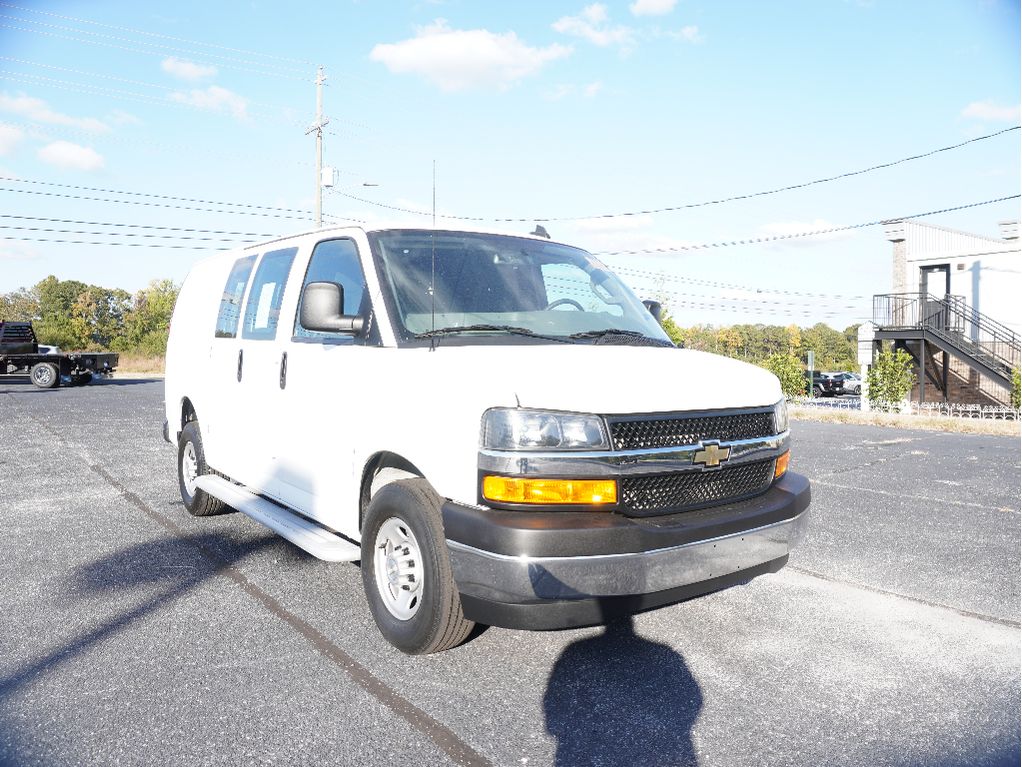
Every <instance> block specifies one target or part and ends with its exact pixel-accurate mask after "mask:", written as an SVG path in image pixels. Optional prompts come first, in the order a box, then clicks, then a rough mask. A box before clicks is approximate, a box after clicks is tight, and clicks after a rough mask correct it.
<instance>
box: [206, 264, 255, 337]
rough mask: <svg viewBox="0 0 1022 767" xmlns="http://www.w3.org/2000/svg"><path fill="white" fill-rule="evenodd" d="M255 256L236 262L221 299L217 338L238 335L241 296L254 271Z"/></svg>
mask: <svg viewBox="0 0 1022 767" xmlns="http://www.w3.org/2000/svg"><path fill="white" fill-rule="evenodd" d="M255 260H256V257H255V256H245V257H244V258H239V259H238V260H237V261H235V262H234V266H233V267H232V268H231V273H230V274H229V275H228V276H227V284H226V285H224V294H223V297H222V298H221V299H220V313H219V314H218V315H217V318H216V331H215V332H214V334H213V335H215V336H216V337H217V338H235V337H236V336H237V335H238V320H239V319H241V298H242V296H244V295H245V286H246V285H247V284H248V276H249V275H250V274H251V273H252V264H254V263H255Z"/></svg>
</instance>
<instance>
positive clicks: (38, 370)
mask: <svg viewBox="0 0 1022 767" xmlns="http://www.w3.org/2000/svg"><path fill="white" fill-rule="evenodd" d="M29 378H31V379H32V383H33V384H35V385H36V386H38V387H39V388H40V389H52V388H53V387H54V386H56V385H57V384H59V383H60V371H58V370H57V366H56V365H53V364H51V363H49V362H37V363H36V364H34V365H33V366H32V369H31V370H30V371H29Z"/></svg>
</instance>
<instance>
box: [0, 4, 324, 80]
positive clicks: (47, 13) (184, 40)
mask: <svg viewBox="0 0 1022 767" xmlns="http://www.w3.org/2000/svg"><path fill="white" fill-rule="evenodd" d="M0 6H3V7H5V8H11V9H13V10H18V11H27V12H28V13H35V14H39V15H42V16H50V17H53V18H57V19H61V20H62V21H73V22H76V23H79V24H91V25H93V26H97V27H105V28H107V29H116V30H118V31H120V32H131V33H132V34H136V35H144V36H146V37H156V38H160V39H163V40H173V41H174V42H179V43H187V44H189V45H204V46H208V47H210V48H217V49H220V50H225V51H231V52H232V53H243V54H246V55H249V56H261V57H263V58H268V59H276V60H278V61H288V62H291V63H294V64H309V65H313V64H314V62H311V61H308V60H306V59H297V58H292V57H290V56H279V55H277V54H273V53H265V52H263V51H252V50H247V49H244V48H231V47H230V46H226V45H220V44H219V43H207V42H203V41H200V40H189V39H187V38H184V37H174V36H172V35H164V34H160V33H159V32H150V31H147V30H144V29H135V28H133V27H123V26H118V25H116V24H105V23H103V22H100V21H93V20H92V19H83V18H80V17H77V16H67V15H65V14H61V13H53V12H52V11H41V10H39V9H38V8H27V7H25V6H21V5H15V4H14V3H5V2H0Z"/></svg>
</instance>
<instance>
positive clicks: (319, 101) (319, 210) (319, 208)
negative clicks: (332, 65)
mask: <svg viewBox="0 0 1022 767" xmlns="http://www.w3.org/2000/svg"><path fill="white" fill-rule="evenodd" d="M325 82H326V75H324V74H323V67H322V66H320V68H319V72H318V73H317V74H316V122H314V123H313V124H312V126H311V127H310V128H309V129H308V130H307V131H305V135H306V136H308V135H309V134H310V133H313V132H315V134H316V228H317V229H321V228H322V227H323V128H324V127H325V126H326V125H327V123H329V122H330V120H324V119H323V83H325Z"/></svg>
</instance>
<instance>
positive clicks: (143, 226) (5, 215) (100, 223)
mask: <svg viewBox="0 0 1022 767" xmlns="http://www.w3.org/2000/svg"><path fill="white" fill-rule="evenodd" d="M0 218H15V219H18V220H21V221H45V222H47V223H50V224H79V225H81V226H112V227H128V228H131V229H155V230H158V231H165V232H187V233H188V234H226V235H235V236H238V237H265V238H270V237H279V236H280V233H279V232H230V231H223V230H220V229H185V228H181V227H176V226H154V225H152V224H118V223H110V222H107V221H80V220H76V219H69V218H44V217H42V216H19V215H16V214H14V213H0Z"/></svg>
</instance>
